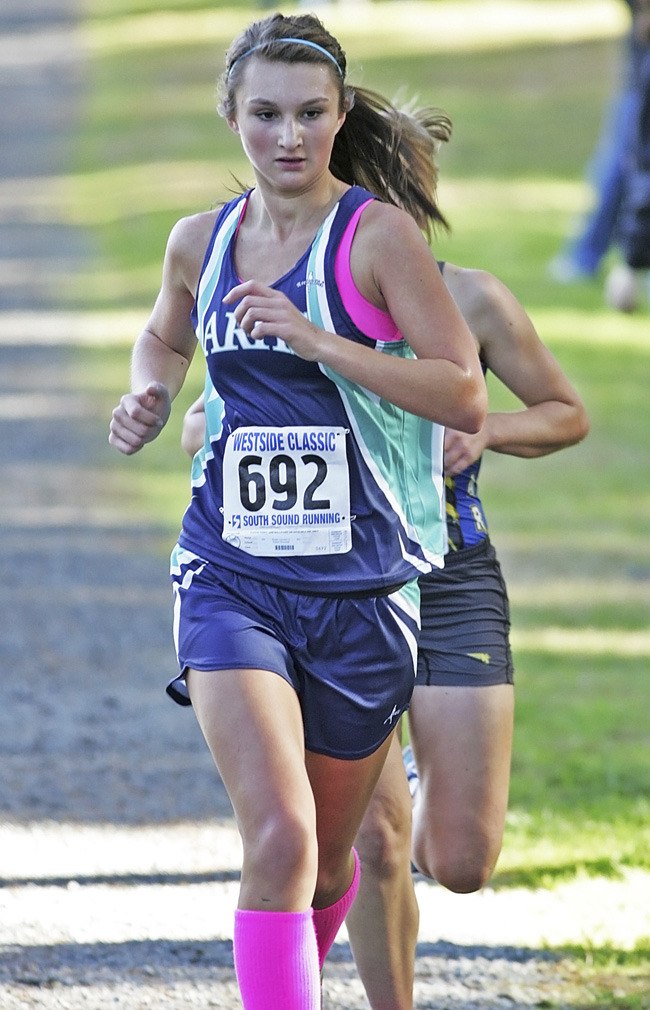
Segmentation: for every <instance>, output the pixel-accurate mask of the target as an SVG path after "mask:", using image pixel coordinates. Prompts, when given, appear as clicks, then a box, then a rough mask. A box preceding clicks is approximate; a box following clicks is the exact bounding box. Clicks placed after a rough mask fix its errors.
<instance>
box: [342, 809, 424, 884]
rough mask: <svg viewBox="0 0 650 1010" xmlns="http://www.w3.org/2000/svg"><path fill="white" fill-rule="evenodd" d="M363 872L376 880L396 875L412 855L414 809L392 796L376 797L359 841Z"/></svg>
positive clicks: (361, 830)
mask: <svg viewBox="0 0 650 1010" xmlns="http://www.w3.org/2000/svg"><path fill="white" fill-rule="evenodd" d="M355 845H356V848H357V851H358V853H359V859H360V861H361V868H362V872H364V873H367V874H369V875H371V876H373V877H374V878H376V879H380V880H386V879H389V878H391V877H394V876H396V875H397V874H398V873H399V872H400V870H401V868H402V866H403V865H404V862H405V861H407V862H408V861H410V852H411V807H410V800H409V803H408V804H406V803H402V802H399V800H395V799H392V798H390V799H389V798H388V797H381V798H378V799H377V798H373V800H371V803H370V806H369V807H368V810H367V811H366V815H365V817H364V820H363V823H362V825H361V828H360V829H359V833H358V834H357V838H356V842H355Z"/></svg>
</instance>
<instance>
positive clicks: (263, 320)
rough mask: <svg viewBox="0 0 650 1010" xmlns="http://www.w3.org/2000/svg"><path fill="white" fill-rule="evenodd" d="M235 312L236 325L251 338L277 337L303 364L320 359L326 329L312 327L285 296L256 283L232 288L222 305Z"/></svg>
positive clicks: (251, 282)
mask: <svg viewBox="0 0 650 1010" xmlns="http://www.w3.org/2000/svg"><path fill="white" fill-rule="evenodd" d="M235 302H239V304H238V305H237V308H236V309H235V319H236V320H237V324H238V325H239V326H241V328H242V329H243V330H244V331H245V332H246V333H247V334H248V335H249V336H250V337H251V338H252V339H253V340H263V339H264V338H265V337H279V338H280V339H281V340H284V342H285V344H288V346H289V347H290V348H291V350H292V351H293V352H294V353H295V354H297V355H298V356H299V357H301V358H304V359H305V360H306V361H319V360H320V359H321V353H322V346H323V336H324V334H325V330H321V329H320V328H319V327H318V326H314V324H313V323H310V322H309V320H308V319H306V318H305V317H304V316H303V314H302V312H300V310H299V309H297V308H296V306H295V305H294V304H293V303H292V302H290V301H289V299H288V298H287V296H286V295H284V294H282V292H281V291H276V290H275V288H269V287H267V286H266V285H265V284H259V283H258V282H257V281H246V283H245V284H238V285H237V286H236V287H234V288H231V290H230V291H229V292H228V294H227V295H226V297H225V298H224V303H225V304H226V305H232V304H234V303H235Z"/></svg>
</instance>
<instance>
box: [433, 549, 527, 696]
mask: <svg viewBox="0 0 650 1010" xmlns="http://www.w3.org/2000/svg"><path fill="white" fill-rule="evenodd" d="M420 594H421V602H420V618H421V624H422V628H421V631H420V643H419V650H418V666H417V677H416V684H417V686H418V687H421V686H423V687H427V686H431V685H436V686H441V687H449V686H453V687H482V686H488V685H492V684H512V682H513V665H512V653H511V650H510V637H509V636H510V607H509V603H508V593H507V590H506V584H505V582H504V579H503V575H502V574H501V566H500V565H499V562H498V560H497V557H496V553H495V551H494V547H493V546H492V544H491V543H490V541H489V539H485V540H483V541H482V542H481V543H480V544H477V545H476V546H475V547H468V548H467V549H466V550H461V551H458V553H451V554H447V555H446V557H445V567H444V568H442V569H438V570H435V571H433V572H432V573H431V574H430V575H424V576H422V577H421V578H420Z"/></svg>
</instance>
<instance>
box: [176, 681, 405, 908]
mask: <svg viewBox="0 0 650 1010" xmlns="http://www.w3.org/2000/svg"><path fill="white" fill-rule="evenodd" d="M188 685H189V691H190V696H191V699H192V705H193V707H194V709H195V712H196V716H197V719H198V721H199V725H200V726H201V729H202V731H203V735H204V736H205V739H206V741H207V743H208V746H209V748H210V751H211V753H212V756H213V758H214V761H215V764H216V765H217V768H218V770H219V773H220V775H221V778H222V779H223V782H224V785H225V787H226V789H227V791H228V795H229V796H230V799H231V802H232V805H233V809H234V812H235V816H236V818H237V824H238V827H239V830H240V833H241V836H242V842H243V848H244V861H243V866H242V887H241V892H240V907H242V908H260V909H266V910H269V911H271V910H284V911H300V910H302V909H304V908H307V907H309V906H310V905H311V904H312V903H314V904H315V905H316V907H324V906H327V905H329V904H331V903H332V902H333V901H335V900H337V899H338V898H339V897H340V896H341V895H342V894H343V893H344V892H345V891H346V890H347V888H348V886H349V884H350V879H351V871H352V862H351V856H350V852H351V847H352V843H353V841H354V837H355V835H356V833H357V830H358V827H359V824H360V823H361V819H362V817H363V813H364V811H365V808H366V805H367V803H368V800H369V798H370V796H371V794H372V790H373V789H374V786H375V783H376V781H377V779H378V777H379V774H380V772H381V768H382V765H383V762H384V759H385V756H386V752H387V750H388V747H389V746H390V739H389V740H387V741H386V742H385V743H384V744H382V746H381V747H380V748H379V749H378V750H377V751H375V753H374V754H372V755H370V756H369V757H366V758H362V759H360V760H341V759H337V758H331V757H326V756H324V755H318V754H313V753H311V752H307V753H306V752H305V748H304V728H303V722H302V714H301V710H300V704H299V701H298V697H297V695H296V693H295V691H294V689H293V687H292V686H291V685H290V684H289V683H288V682H287V681H285V680H284V679H283V678H282V677H280V676H278V675H277V674H276V673H271V672H269V671H268V670H225V671H224V670H219V671H212V672H204V671H196V670H191V671H190V673H189V675H188Z"/></svg>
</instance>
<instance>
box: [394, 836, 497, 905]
mask: <svg viewBox="0 0 650 1010" xmlns="http://www.w3.org/2000/svg"><path fill="white" fill-rule="evenodd" d="M499 849H500V843H499V844H497V845H495V844H494V843H493V842H492V841H491V840H490V839H489V838H488V837H486V836H484V835H482V834H478V835H477V834H472V833H468V834H464V833H462V832H460V833H458V834H455V835H452V836H445V835H443V837H436V836H435V835H434V834H432V833H431V834H429V833H427V834H426V835H425V834H423V833H422V832H417V833H415V834H414V837H413V862H414V863H415V865H416V866H417V868H418V870H420V872H421V873H423V874H425V876H427V877H431V878H432V879H433V880H435V881H437V883H439V884H440V885H441V886H442V887H445V888H446V889H447V890H448V891H453V892H455V893H456V894H470V893H471V892H472V891H480V889H481V888H482V887H484V886H485V885H486V884H487V882H488V880H489V879H490V877H491V876H492V871H493V870H494V866H495V863H496V861H497V858H498V855H499Z"/></svg>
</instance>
